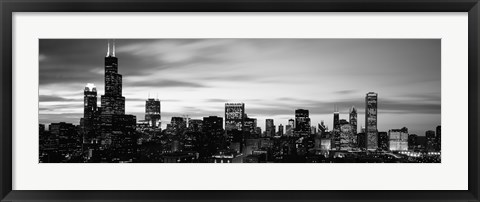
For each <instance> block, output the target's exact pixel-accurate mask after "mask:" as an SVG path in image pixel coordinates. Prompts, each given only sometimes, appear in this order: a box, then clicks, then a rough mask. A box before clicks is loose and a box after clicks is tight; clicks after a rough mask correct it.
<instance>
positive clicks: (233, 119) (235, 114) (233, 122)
mask: <svg viewBox="0 0 480 202" xmlns="http://www.w3.org/2000/svg"><path fill="white" fill-rule="evenodd" d="M244 121H245V104H244V103H225V130H226V131H227V132H229V131H232V130H238V131H242V129H243V125H244Z"/></svg>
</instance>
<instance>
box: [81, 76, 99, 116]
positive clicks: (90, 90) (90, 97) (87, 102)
mask: <svg viewBox="0 0 480 202" xmlns="http://www.w3.org/2000/svg"><path fill="white" fill-rule="evenodd" d="M83 95H84V96H83V103H84V105H83V118H84V119H90V118H93V117H94V116H95V114H96V112H97V87H95V85H94V84H93V83H89V84H87V85H86V86H85V90H84V91H83Z"/></svg>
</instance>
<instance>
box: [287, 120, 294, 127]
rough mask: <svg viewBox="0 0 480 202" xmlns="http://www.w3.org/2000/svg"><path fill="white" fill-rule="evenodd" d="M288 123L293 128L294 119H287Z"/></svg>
mask: <svg viewBox="0 0 480 202" xmlns="http://www.w3.org/2000/svg"><path fill="white" fill-rule="evenodd" d="M288 125H290V126H292V128H295V120H293V119H288Z"/></svg>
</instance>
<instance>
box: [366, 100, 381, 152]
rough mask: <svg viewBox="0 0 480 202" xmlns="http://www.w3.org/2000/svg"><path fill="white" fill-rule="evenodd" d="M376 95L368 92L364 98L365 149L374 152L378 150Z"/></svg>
mask: <svg viewBox="0 0 480 202" xmlns="http://www.w3.org/2000/svg"><path fill="white" fill-rule="evenodd" d="M377 102H378V94H377V93H373V92H369V93H367V95H366V97H365V134H366V138H367V139H366V141H367V142H366V144H367V145H366V148H367V149H369V150H376V149H377V148H378V140H377V104H378V103H377Z"/></svg>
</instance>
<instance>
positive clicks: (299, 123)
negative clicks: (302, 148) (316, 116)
mask: <svg viewBox="0 0 480 202" xmlns="http://www.w3.org/2000/svg"><path fill="white" fill-rule="evenodd" d="M294 130H295V133H296V134H297V135H308V134H310V118H309V112H308V110H306V109H297V110H295V129H294Z"/></svg>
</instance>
